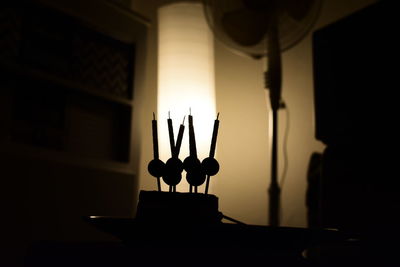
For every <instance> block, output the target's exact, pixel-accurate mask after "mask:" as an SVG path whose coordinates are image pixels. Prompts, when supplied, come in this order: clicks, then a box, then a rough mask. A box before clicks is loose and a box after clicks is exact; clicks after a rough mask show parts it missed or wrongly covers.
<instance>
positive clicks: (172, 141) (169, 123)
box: [167, 112, 175, 156]
mask: <svg viewBox="0 0 400 267" xmlns="http://www.w3.org/2000/svg"><path fill="white" fill-rule="evenodd" d="M167 122H168V133H169V145H170V147H171V156H173V155H174V150H175V141H174V129H173V128H172V120H171V115H170V113H169V112H168V120H167Z"/></svg>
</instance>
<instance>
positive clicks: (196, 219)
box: [136, 113, 223, 225]
mask: <svg viewBox="0 0 400 267" xmlns="http://www.w3.org/2000/svg"><path fill="white" fill-rule="evenodd" d="M188 117H189V120H188V121H189V156H187V157H186V158H185V160H184V161H183V162H182V161H181V160H180V159H179V152H180V148H181V144H182V138H183V134H184V130H185V126H184V122H185V118H184V119H183V122H182V124H181V125H180V127H179V132H178V136H177V139H176V142H175V139H174V131H173V127H172V119H171V118H170V116H169V118H168V119H167V123H168V133H169V143H170V148H171V158H169V159H168V160H167V161H166V162H165V163H164V162H163V161H162V160H161V159H160V158H159V152H158V137H157V120H156V118H155V115H154V113H153V120H152V134H153V154H154V158H153V159H152V160H151V161H150V162H149V164H148V171H149V173H150V174H151V175H152V176H154V177H155V178H156V179H157V187H158V190H157V191H144V190H141V191H140V194H139V202H138V206H137V213H136V219H137V220H138V221H139V222H145V223H154V222H160V221H162V222H163V223H167V224H168V223H171V224H185V225H187V224H188V223H189V224H199V223H200V224H204V223H207V224H215V223H219V222H221V220H222V217H223V215H222V213H220V212H219V211H218V198H217V197H216V196H215V195H212V194H208V188H209V183H210V177H211V176H214V175H216V174H217V173H218V171H219V163H218V161H217V160H216V159H215V157H214V156H215V148H216V142H217V135H218V127H219V120H218V117H219V114H218V115H217V118H216V119H215V121H214V129H213V134H212V139H211V145H210V153H209V156H208V157H207V158H205V159H203V160H202V161H200V159H199V158H198V157H197V149H196V139H195V132H194V126H193V116H192V115H191V114H190V115H189V116H188ZM184 172H186V181H187V182H188V184H189V192H176V186H177V185H178V184H179V183H180V182H181V180H182V173H184ZM161 179H162V181H163V182H164V183H166V184H167V185H168V186H169V190H168V191H164V192H163V191H162V190H161ZM204 183H206V185H205V191H204V192H198V187H199V186H201V185H203V184H204Z"/></svg>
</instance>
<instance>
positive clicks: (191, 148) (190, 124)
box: [189, 113, 197, 158]
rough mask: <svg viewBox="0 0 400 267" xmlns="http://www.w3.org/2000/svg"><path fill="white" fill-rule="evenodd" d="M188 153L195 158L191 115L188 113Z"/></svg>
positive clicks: (195, 150)
mask: <svg viewBox="0 0 400 267" xmlns="http://www.w3.org/2000/svg"><path fill="white" fill-rule="evenodd" d="M189 153H190V156H192V157H196V158H197V149H196V138H195V135H194V127H193V116H192V114H191V113H189Z"/></svg>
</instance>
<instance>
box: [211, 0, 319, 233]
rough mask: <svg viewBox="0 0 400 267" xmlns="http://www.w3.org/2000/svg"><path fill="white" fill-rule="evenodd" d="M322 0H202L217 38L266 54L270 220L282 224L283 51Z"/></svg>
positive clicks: (298, 37)
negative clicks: (280, 125)
mask: <svg viewBox="0 0 400 267" xmlns="http://www.w3.org/2000/svg"><path fill="white" fill-rule="evenodd" d="M321 1H322V0H203V3H204V9H205V14H206V18H207V21H208V24H209V25H210V28H211V29H212V31H213V33H214V35H215V37H216V39H217V40H220V41H221V42H222V43H224V44H225V45H227V46H228V47H229V48H231V49H233V50H234V51H236V52H239V53H241V54H243V55H248V56H251V57H253V58H255V59H260V58H262V57H265V56H266V57H267V68H268V71H267V72H266V76H265V78H266V88H268V89H269V96H270V104H271V110H272V111H271V112H272V144H271V182H270V187H269V224H270V225H271V226H278V225H279V205H280V204H279V203H280V187H279V184H278V178H277V174H278V171H277V165H278V164H277V163H278V155H277V141H278V140H277V121H278V109H279V107H280V105H281V80H282V77H281V75H282V74H281V73H282V71H281V68H282V67H281V52H283V51H285V50H287V49H289V48H291V47H292V46H294V45H296V44H297V43H298V42H299V41H300V40H301V39H303V38H304V36H305V35H306V34H307V33H308V32H309V30H310V29H311V27H312V25H313V24H314V22H315V21H316V19H317V16H318V13H319V10H320V7H321Z"/></svg>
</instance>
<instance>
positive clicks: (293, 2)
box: [281, 0, 315, 21]
mask: <svg viewBox="0 0 400 267" xmlns="http://www.w3.org/2000/svg"><path fill="white" fill-rule="evenodd" d="M314 2H315V0H284V1H282V2H281V4H282V6H281V7H282V9H283V10H286V12H287V14H288V15H289V16H291V17H292V18H293V19H295V20H297V21H300V20H302V19H303V18H305V17H306V16H307V14H308V12H309V10H310V8H311V7H312V6H313V5H314Z"/></svg>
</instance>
